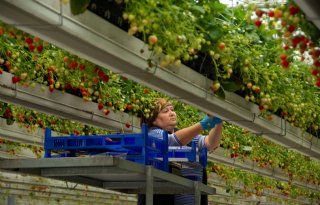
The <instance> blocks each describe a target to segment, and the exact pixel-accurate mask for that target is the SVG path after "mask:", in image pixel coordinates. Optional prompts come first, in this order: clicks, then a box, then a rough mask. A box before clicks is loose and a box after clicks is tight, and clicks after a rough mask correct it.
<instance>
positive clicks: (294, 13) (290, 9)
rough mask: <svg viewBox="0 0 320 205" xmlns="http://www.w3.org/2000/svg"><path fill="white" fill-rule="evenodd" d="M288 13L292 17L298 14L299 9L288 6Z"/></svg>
mask: <svg viewBox="0 0 320 205" xmlns="http://www.w3.org/2000/svg"><path fill="white" fill-rule="evenodd" d="M289 12H290V14H291V15H292V16H293V15H296V14H297V13H298V12H299V8H298V7H296V6H295V5H292V4H291V5H290V6H289Z"/></svg>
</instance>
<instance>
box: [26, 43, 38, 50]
mask: <svg viewBox="0 0 320 205" xmlns="http://www.w3.org/2000/svg"><path fill="white" fill-rule="evenodd" d="M28 48H29V51H34V49H35V48H36V46H35V45H33V44H29V46H28Z"/></svg>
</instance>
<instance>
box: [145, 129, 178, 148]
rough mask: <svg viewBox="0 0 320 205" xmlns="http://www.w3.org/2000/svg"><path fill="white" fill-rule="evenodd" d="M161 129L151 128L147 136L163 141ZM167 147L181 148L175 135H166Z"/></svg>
mask: <svg viewBox="0 0 320 205" xmlns="http://www.w3.org/2000/svg"><path fill="white" fill-rule="evenodd" d="M163 132H164V130H163V129H160V128H157V127H156V128H152V129H151V130H150V131H149V135H150V136H152V137H156V138H158V139H163ZM168 145H169V146H182V144H181V142H180V141H179V139H178V138H177V136H176V134H174V133H173V134H168Z"/></svg>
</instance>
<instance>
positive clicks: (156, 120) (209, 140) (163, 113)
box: [138, 98, 222, 205]
mask: <svg viewBox="0 0 320 205" xmlns="http://www.w3.org/2000/svg"><path fill="white" fill-rule="evenodd" d="M145 121H146V123H147V124H148V126H149V128H150V130H149V136H153V137H158V138H162V136H163V132H164V131H167V132H168V145H169V146H183V145H188V144H189V143H190V142H191V141H192V140H194V139H195V140H196V141H198V143H197V146H198V149H199V150H201V149H202V148H205V147H206V148H207V149H208V151H213V150H215V149H217V148H218V147H219V142H220V139H221V133H222V120H221V119H219V118H217V117H208V116H207V115H206V116H205V117H204V118H203V119H202V120H201V121H200V122H198V123H196V124H194V125H192V126H190V127H186V128H182V129H179V130H177V129H176V125H177V115H176V113H175V111H174V107H173V105H172V104H171V103H170V102H168V101H167V100H165V99H163V98H160V99H158V100H157V102H156V104H155V106H154V108H153V110H152V112H151V115H150V117H149V118H147V119H146V120H145ZM204 130H210V131H209V134H208V135H207V136H204V135H200V133H201V132H203V131H204ZM203 173H206V172H205V170H204V172H203ZM202 179H204V180H203V182H205V183H206V176H202ZM204 198H206V197H202V199H201V204H203V205H204V204H207V203H208V202H207V199H204ZM138 204H144V197H143V196H141V195H140V196H139V200H138ZM154 204H174V205H178V204H179V205H180V204H183V205H188V204H194V196H193V195H176V196H173V195H156V196H154Z"/></svg>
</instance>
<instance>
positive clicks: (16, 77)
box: [12, 75, 21, 84]
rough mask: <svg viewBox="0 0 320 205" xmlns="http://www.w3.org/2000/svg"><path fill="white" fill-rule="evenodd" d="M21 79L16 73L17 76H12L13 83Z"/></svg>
mask: <svg viewBox="0 0 320 205" xmlns="http://www.w3.org/2000/svg"><path fill="white" fill-rule="evenodd" d="M20 80H21V79H20V77H19V76H16V75H15V76H13V77H12V83H13V84H15V83H17V82H19V81H20Z"/></svg>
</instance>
